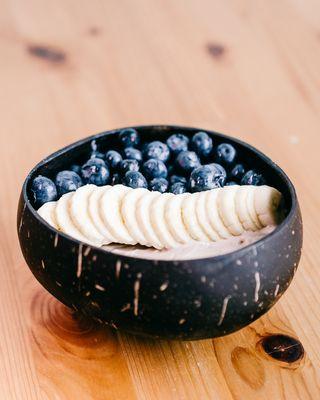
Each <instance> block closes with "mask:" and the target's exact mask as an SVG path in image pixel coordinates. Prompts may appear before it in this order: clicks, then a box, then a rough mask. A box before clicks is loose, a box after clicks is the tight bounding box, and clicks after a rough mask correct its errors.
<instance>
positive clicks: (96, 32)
mask: <svg viewBox="0 0 320 400" xmlns="http://www.w3.org/2000/svg"><path fill="white" fill-rule="evenodd" d="M88 34H89V35H90V36H98V35H100V34H101V29H100V28H98V27H97V26H91V28H89V29H88Z"/></svg>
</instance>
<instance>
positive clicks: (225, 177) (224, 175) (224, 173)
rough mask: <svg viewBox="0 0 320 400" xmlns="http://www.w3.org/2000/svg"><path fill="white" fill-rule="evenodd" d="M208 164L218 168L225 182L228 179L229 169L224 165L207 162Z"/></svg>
mask: <svg viewBox="0 0 320 400" xmlns="http://www.w3.org/2000/svg"><path fill="white" fill-rule="evenodd" d="M207 165H209V166H210V167H213V168H216V169H218V170H219V172H220V174H221V175H222V176H223V177H224V182H225V181H226V179H227V171H226V170H225V169H224V168H223V166H222V165H220V164H217V163H210V164H207Z"/></svg>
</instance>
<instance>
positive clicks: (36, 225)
mask: <svg viewBox="0 0 320 400" xmlns="http://www.w3.org/2000/svg"><path fill="white" fill-rule="evenodd" d="M135 129H137V130H138V132H139V134H140V136H141V138H142V140H144V141H151V140H166V138H167V137H168V136H170V135H171V134H172V133H177V132H179V133H183V134H185V135H187V136H189V137H191V136H192V135H193V134H194V133H195V132H197V131H199V130H200V129H195V128H188V127H180V126H139V127H135ZM119 131H120V130H112V131H108V132H103V133H100V134H97V135H94V136H91V137H88V138H86V139H84V140H80V141H79V142H76V143H74V144H71V145H69V146H67V147H65V148H63V149H62V150H59V151H57V152H55V153H54V154H52V155H50V156H49V157H47V158H45V159H44V160H42V161H41V162H40V163H39V164H37V165H36V166H35V167H34V168H33V169H32V170H31V172H30V173H29V174H28V176H27V177H26V180H25V182H24V184H23V187H22V191H21V196H20V200H19V206H18V215H17V228H18V235H19V240H20V246H21V249H22V252H23V255H24V258H25V260H26V263H27V264H28V266H29V268H30V269H31V271H32V273H33V274H34V276H35V277H36V279H37V280H38V281H39V282H40V283H41V284H42V285H43V286H44V287H45V288H46V289H47V290H48V291H49V292H50V293H51V294H52V295H53V296H55V297H56V298H57V299H58V300H60V301H61V302H62V303H64V304H65V305H66V306H68V307H71V308H73V309H75V310H77V311H78V312H80V313H82V314H84V315H85V316H87V317H89V318H91V319H94V320H95V321H97V322H98V323H104V324H107V325H110V326H112V327H114V328H117V329H120V330H124V331H128V332H132V333H134V334H142V335H147V336H152V337H156V338H167V339H192V340H194V339H203V338H214V337H219V336H223V335H226V334H229V333H232V332H234V331H237V330H239V329H241V328H243V327H245V326H246V325H248V324H250V323H252V322H253V321H254V320H256V319H257V318H259V317H261V316H262V315H263V314H265V313H266V312H267V311H268V310H269V309H270V308H271V307H272V306H274V304H275V303H276V302H277V301H278V300H279V298H280V297H281V296H282V295H283V293H284V292H285V291H286V290H287V288H288V286H289V284H290V282H291V280H292V278H293V276H294V274H295V272H296V269H297V266H298V263H299V260H300V255H301V247H302V222H301V214H300V209H299V204H298V200H297V197H296V193H295V189H294V187H293V185H292V183H291V181H290V180H289V178H288V177H287V176H286V175H285V173H284V172H283V171H282V170H281V169H280V168H279V167H278V166H277V165H276V164H275V163H274V162H273V161H271V160H270V159H269V158H268V157H267V156H265V155H264V154H262V153H261V152H260V151H258V150H256V149H255V148H253V147H252V146H250V145H249V144H246V143H244V142H241V141H239V140H237V139H234V138H232V137H229V136H226V135H222V134H220V133H216V132H210V131H207V130H206V132H207V133H208V134H209V135H210V136H211V137H212V139H213V141H214V143H215V144H219V143H223V142H227V143H231V144H233V145H234V146H236V148H237V150H238V154H239V158H240V159H242V160H246V162H247V163H248V164H249V165H250V166H251V167H254V168H256V169H258V170H260V171H261V172H262V173H263V175H264V177H265V178H266V179H267V183H268V184H269V185H271V186H274V187H275V188H277V189H278V190H279V191H280V192H281V193H282V194H283V198H284V204H285V209H286V216H285V218H284V220H283V221H282V222H281V224H279V225H278V226H277V228H276V229H275V230H274V231H273V232H272V233H270V234H268V235H266V236H265V237H263V238H262V239H260V240H259V241H257V242H255V243H252V244H250V245H248V246H246V247H243V248H241V249H239V250H236V251H234V252H231V253H228V254H225V255H221V256H215V257H210V258H197V259H190V260H183V259H181V260H178V259H177V260H175V261H161V260H150V259H143V258H136V257H130V256H127V255H126V256H122V255H118V254H114V253H112V252H110V251H108V250H105V249H102V248H97V247H92V246H89V245H87V244H84V243H81V242H79V241H77V240H76V239H73V238H72V237H70V236H68V235H66V234H64V233H62V232H59V231H57V230H56V229H54V228H52V227H51V226H50V225H48V224H47V223H46V222H45V221H44V220H43V219H42V218H41V217H40V216H39V215H38V213H37V211H36V209H35V207H34V204H33V199H32V196H31V192H30V186H31V182H32V180H33V178H35V177H36V176H37V175H39V174H41V175H44V176H47V177H49V178H53V177H54V176H55V175H56V173H57V172H59V171H61V170H63V169H68V168H69V167H70V165H71V164H81V163H84V162H85V161H86V159H87V158H88V154H89V152H90V150H91V146H90V143H91V141H92V140H96V143H97V145H98V148H102V149H105V150H107V149H111V148H113V149H117V147H118V141H117V137H118V133H119Z"/></svg>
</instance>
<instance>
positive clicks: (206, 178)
mask: <svg viewBox="0 0 320 400" xmlns="http://www.w3.org/2000/svg"><path fill="white" fill-rule="evenodd" d="M225 179H226V178H225V176H224V174H223V172H222V171H221V169H220V168H218V167H216V166H214V164H210V165H204V166H202V167H199V168H196V169H194V170H193V171H192V173H191V176H190V180H189V187H190V190H191V191H192V192H202V191H204V190H210V189H214V188H217V187H222V186H223V185H224V183H225Z"/></svg>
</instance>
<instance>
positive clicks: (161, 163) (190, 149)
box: [31, 128, 265, 206]
mask: <svg viewBox="0 0 320 400" xmlns="http://www.w3.org/2000/svg"><path fill="white" fill-rule="evenodd" d="M119 141H120V144H121V148H122V151H116V150H109V151H107V152H106V153H102V152H100V151H98V149H97V146H96V143H95V141H93V142H92V143H91V148H92V151H91V154H90V157H89V159H88V161H87V162H86V163H85V164H83V165H82V166H80V165H72V166H70V170H67V171H61V172H59V173H58V174H57V175H56V177H55V179H54V181H52V180H51V179H49V178H46V177H44V176H40V175H39V176H37V177H36V178H35V179H34V180H33V182H32V187H31V191H32V193H33V196H34V201H35V204H36V205H37V206H41V205H42V204H44V203H46V202H48V201H53V200H56V199H57V198H59V197H60V196H62V195H63V194H65V193H68V192H70V191H74V190H76V189H78V188H79V187H80V186H82V185H84V184H88V183H91V184H94V185H97V186H103V185H107V184H111V185H116V184H118V183H122V184H124V185H126V186H129V187H132V188H148V189H150V190H154V191H159V192H161V193H164V192H171V193H174V194H180V193H184V192H201V191H204V190H210V189H214V188H217V187H223V186H226V185H236V184H240V185H262V184H264V183H265V180H264V178H263V176H262V175H261V174H260V173H259V172H257V171H255V170H253V169H249V170H246V168H245V167H244V165H243V164H242V163H240V162H239V160H237V151H236V149H235V148H234V146H232V145H231V144H229V143H221V144H219V145H217V146H214V145H213V142H212V138H211V137H210V136H209V135H208V134H207V133H206V132H197V133H196V134H194V135H193V137H192V138H191V140H189V138H188V137H187V136H185V135H183V134H180V133H178V134H173V135H171V136H170V137H169V138H168V139H167V141H166V143H164V142H160V141H158V140H156V141H152V142H149V143H144V144H141V143H140V137H139V134H138V132H137V131H136V130H135V129H132V128H130V129H123V130H122V131H121V132H120V134H119Z"/></svg>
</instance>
